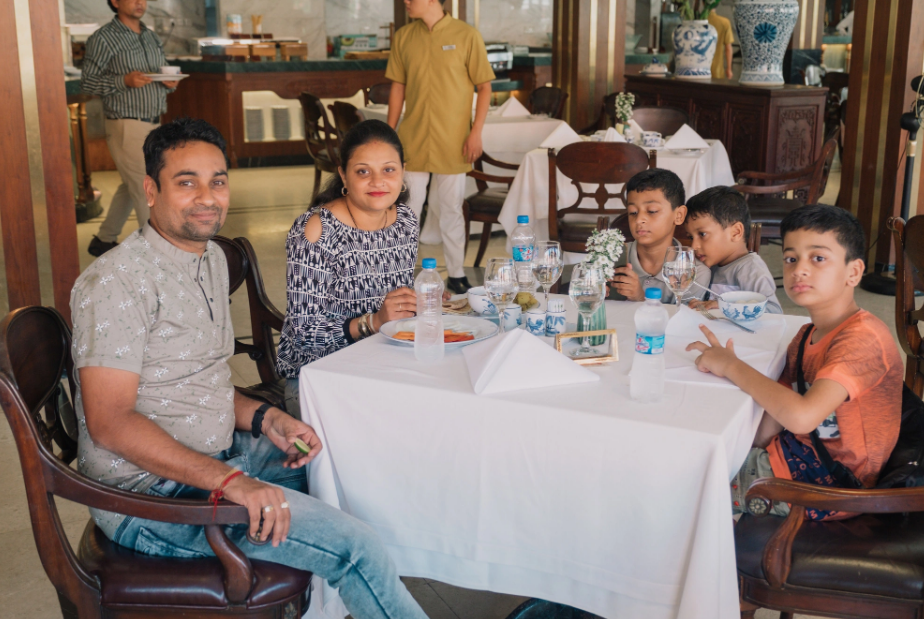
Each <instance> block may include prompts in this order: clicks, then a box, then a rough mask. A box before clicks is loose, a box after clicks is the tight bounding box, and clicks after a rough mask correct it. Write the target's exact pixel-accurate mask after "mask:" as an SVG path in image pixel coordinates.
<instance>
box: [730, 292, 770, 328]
mask: <svg viewBox="0 0 924 619" xmlns="http://www.w3.org/2000/svg"><path fill="white" fill-rule="evenodd" d="M719 309H720V310H722V313H723V314H724V315H725V317H726V318H728V319H730V320H734V321H735V322H750V321H752V320H757V319H758V318H760V317H761V316H762V315H763V313H764V310H766V309H767V297H765V296H764V295H762V294H760V293H759V292H748V291H746V290H736V291H734V292H723V293H722V296H721V297H719Z"/></svg>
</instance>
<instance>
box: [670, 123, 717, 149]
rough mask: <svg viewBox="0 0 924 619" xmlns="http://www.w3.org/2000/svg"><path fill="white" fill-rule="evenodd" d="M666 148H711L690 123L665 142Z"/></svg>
mask: <svg viewBox="0 0 924 619" xmlns="http://www.w3.org/2000/svg"><path fill="white" fill-rule="evenodd" d="M664 147H665V148H709V144H708V143H707V142H706V140H704V139H703V138H701V137H699V134H698V133H696V132H695V131H693V129H692V128H691V127H690V125H688V124H686V123H684V125H683V126H682V127H681V128H680V129H678V130H677V133H675V134H674V136H673V137H672V138H671V139H669V140H668V141H667V142H666V143H665V144H664Z"/></svg>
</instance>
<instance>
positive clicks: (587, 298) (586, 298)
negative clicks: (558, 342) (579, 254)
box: [568, 263, 606, 357]
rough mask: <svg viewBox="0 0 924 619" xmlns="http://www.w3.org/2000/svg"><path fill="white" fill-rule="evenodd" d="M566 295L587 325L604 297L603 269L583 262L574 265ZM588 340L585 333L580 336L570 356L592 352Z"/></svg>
mask: <svg viewBox="0 0 924 619" xmlns="http://www.w3.org/2000/svg"><path fill="white" fill-rule="evenodd" d="M568 295H569V296H570V297H571V302H572V303H574V306H575V307H576V308H577V311H578V313H580V314H581V317H582V318H583V319H584V324H585V325H589V324H590V317H591V316H593V313H594V312H596V311H597V310H598V309H599V308H600V306H601V305H602V304H603V299H605V298H606V275H605V274H604V272H603V269H601V268H600V267H595V266H590V265H587V264H584V263H581V264H578V265H575V267H574V271H572V272H571V284H570V285H569V288H568ZM589 341H590V340H589V338H588V337H587V336H586V335H585V336H584V337H582V338H581V347H580V348H578V349H577V350H576V351H574V352H573V353H571V356H572V357H581V356H583V355H588V354H591V353H593V349H592V348H591V347H590V346H589V345H588V342H589Z"/></svg>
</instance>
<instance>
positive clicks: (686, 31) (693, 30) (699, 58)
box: [674, 19, 719, 80]
mask: <svg viewBox="0 0 924 619" xmlns="http://www.w3.org/2000/svg"><path fill="white" fill-rule="evenodd" d="M718 39H719V34H718V33H717V32H716V29H715V28H713V27H712V26H711V25H710V24H709V22H708V21H707V20H705V19H697V20H693V21H684V22H681V23H680V25H679V26H677V29H676V30H674V75H676V76H677V77H678V78H680V79H685V80H708V79H710V78H711V77H712V58H713V56H715V46H716V41H718Z"/></svg>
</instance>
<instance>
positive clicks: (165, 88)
mask: <svg viewBox="0 0 924 619" xmlns="http://www.w3.org/2000/svg"><path fill="white" fill-rule="evenodd" d="M107 2H108V3H109V8H110V9H112V11H113V12H114V13H115V14H116V16H115V17H113V18H112V21H111V22H109V23H108V24H106V25H105V26H103V27H102V28H100V29H99V30H97V31H96V32H94V33H93V34H92V35H91V36H90V38H89V39H88V40H87V54H86V57H85V58H84V64H83V76H82V80H81V87H82V89H83V91H84V92H85V93H87V94H91V95H98V96H100V97H101V98H102V100H103V112H104V113H105V114H106V143H107V144H108V146H109V152H110V154H111V155H112V160H113V161H114V162H115V164H116V169H118V171H119V175H120V176H121V177H122V184H121V185H120V186H119V188H118V190H116V193H115V195H114V196H113V197H112V203H111V204H110V205H109V212H108V213H107V214H106V219H105V220H104V221H103V223H102V224H101V225H100V227H99V232H98V233H97V234H96V236H94V237H93V240H92V241H91V242H90V247H89V248H88V251H89V252H90V254H92V255H94V256H101V255H102V254H104V253H105V252H107V251H109V250H110V249H112V248H113V247H115V246H116V245H118V237H119V235H120V234H121V233H122V227H123V226H124V225H125V222H126V220H127V219H128V216H129V215H130V214H131V212H132V210H134V211H135V213H136V215H137V217H138V226H139V227H141V226H143V225H144V224H145V223H146V222H147V221H148V216H149V215H150V208H149V206H148V201H147V198H146V196H145V194H144V176H145V168H144V154H143V153H142V146H143V145H144V139H145V138H146V137H147V135H148V133H150V132H151V130H153V129H154V128H155V127H157V126H158V125H159V124H160V115H161V114H163V113H164V112H166V111H167V93H169V92H173V91H174V90H175V89H176V86H177V82H176V81H171V82H153V81H152V80H151V78H150V77H148V76H147V75H146V74H147V73H160V68H161V67H162V66H164V65H166V64H167V58H166V56H164V49H163V46H162V45H161V42H160V39H158V38H157V35H156V34H154V31H152V30H150V29H149V28H148V27H147V26H145V25H144V23H142V21H141V18H142V17H144V14H145V12H146V11H147V8H148V3H147V0H107Z"/></svg>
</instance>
